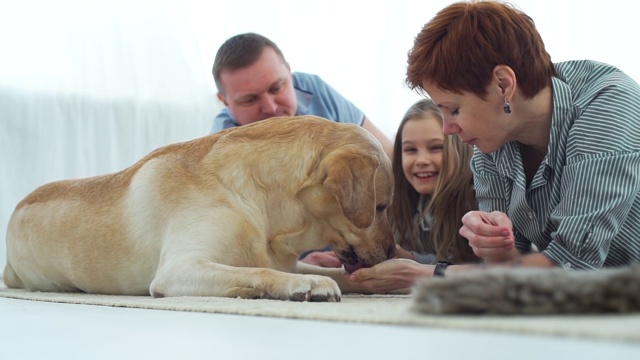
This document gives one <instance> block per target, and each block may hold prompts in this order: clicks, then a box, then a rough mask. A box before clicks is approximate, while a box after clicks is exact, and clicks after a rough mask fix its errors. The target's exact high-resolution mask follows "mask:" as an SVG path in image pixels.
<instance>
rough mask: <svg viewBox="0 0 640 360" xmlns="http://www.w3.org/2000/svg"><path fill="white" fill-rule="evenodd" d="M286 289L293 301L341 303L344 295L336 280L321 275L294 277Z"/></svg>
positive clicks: (289, 298)
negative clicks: (341, 297)
mask: <svg viewBox="0 0 640 360" xmlns="http://www.w3.org/2000/svg"><path fill="white" fill-rule="evenodd" d="M286 287H287V290H286V291H285V294H288V299H287V300H291V301H312V302H339V301H340V296H341V295H342V294H341V292H340V288H339V287H338V284H337V283H336V282H335V281H334V280H332V279H331V278H329V277H326V276H321V275H293V276H292V278H291V279H290V280H289V282H288V284H286Z"/></svg>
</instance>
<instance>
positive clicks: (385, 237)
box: [299, 128, 395, 271]
mask: <svg viewBox="0 0 640 360" xmlns="http://www.w3.org/2000/svg"><path fill="white" fill-rule="evenodd" d="M350 129H351V128H350ZM353 131H354V132H356V139H352V141H353V142H352V143H349V142H345V144H343V145H341V146H337V147H335V148H334V149H332V150H331V151H330V152H328V154H327V155H326V156H325V157H324V158H323V159H322V160H321V163H320V166H319V168H318V170H317V171H319V172H320V173H321V177H320V179H321V181H320V183H318V184H315V185H312V186H310V187H307V188H305V189H304V190H303V191H301V192H300V193H299V198H300V199H301V201H302V202H303V203H304V204H305V206H306V208H307V209H308V210H309V211H310V213H312V214H313V216H314V217H316V220H317V221H319V222H320V223H321V225H320V226H321V227H322V236H326V237H328V238H326V239H325V240H327V241H328V242H329V243H330V244H331V245H332V247H333V250H334V252H335V253H336V255H337V256H338V257H339V258H340V260H342V262H343V263H344V264H345V269H346V270H347V271H354V270H356V269H357V268H360V267H366V266H373V265H375V264H377V263H379V262H381V261H384V260H387V259H389V258H391V257H393V256H395V242H394V240H393V233H392V231H391V227H390V225H389V221H388V219H387V208H388V207H389V205H390V204H391V199H392V195H393V173H392V170H391V162H390V161H389V158H388V157H387V155H386V154H385V153H384V151H383V150H382V146H381V145H380V143H379V142H378V141H377V140H375V138H373V137H372V136H371V135H370V134H368V133H363V132H366V131H365V130H362V129H354V130H353Z"/></svg>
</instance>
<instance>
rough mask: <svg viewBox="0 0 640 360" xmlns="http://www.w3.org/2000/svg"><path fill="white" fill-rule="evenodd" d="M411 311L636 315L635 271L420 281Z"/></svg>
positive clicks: (491, 274)
mask: <svg viewBox="0 0 640 360" xmlns="http://www.w3.org/2000/svg"><path fill="white" fill-rule="evenodd" d="M413 296H414V306H413V308H414V310H415V311H418V312H422V313H427V314H571V313H574V314H578V313H626V312H638V311H640V265H633V266H629V267H623V268H611V269H602V270H592V271H572V270H565V269H562V268H554V269H541V268H516V269H513V268H494V269H487V270H479V271H475V272H469V273H458V274H455V275H454V276H451V277H447V278H434V279H431V278H429V279H422V280H420V281H419V282H417V283H416V285H415V286H414V288H413Z"/></svg>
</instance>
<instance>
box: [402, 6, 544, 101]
mask: <svg viewBox="0 0 640 360" xmlns="http://www.w3.org/2000/svg"><path fill="white" fill-rule="evenodd" d="M408 55H409V57H408V60H407V63H408V66H407V78H406V80H405V82H406V84H407V85H408V86H409V88H411V89H412V90H416V91H418V92H420V93H423V92H424V84H425V83H426V82H430V83H434V84H435V85H436V86H438V87H439V88H441V89H443V90H447V91H451V92H455V93H461V92H463V91H464V92H470V93H473V94H475V95H476V96H478V97H480V98H483V99H484V98H485V96H486V94H487V93H486V88H487V86H488V85H489V83H490V81H491V76H492V71H493V69H494V68H495V67H496V66H497V65H506V66H509V67H510V68H511V69H513V71H514V72H515V74H516V78H517V79H518V87H519V88H520V90H521V91H522V93H523V95H524V96H525V97H527V98H531V97H533V96H534V95H536V94H537V93H538V92H540V91H541V90H542V89H544V88H545V87H547V86H550V85H551V78H552V76H554V75H555V68H554V66H553V63H552V62H551V57H550V56H549V54H548V53H547V51H546V50H545V47H544V43H543V41H542V38H541V37H540V34H539V33H538V31H537V30H536V27H535V24H534V22H533V20H532V19H531V18H530V17H529V16H528V15H526V14H525V13H523V12H522V11H520V10H517V9H515V8H514V7H513V6H512V5H510V4H501V3H498V2H493V1H481V2H458V3H454V4H452V5H449V6H447V7H446V8H444V9H442V10H441V11H440V12H438V14H437V15H436V16H435V17H434V18H433V19H431V21H429V22H428V23H427V24H426V25H425V26H424V27H423V28H422V30H421V31H420V32H419V33H418V35H417V36H416V38H415V42H414V46H413V48H412V49H411V50H410V51H409V54H408Z"/></svg>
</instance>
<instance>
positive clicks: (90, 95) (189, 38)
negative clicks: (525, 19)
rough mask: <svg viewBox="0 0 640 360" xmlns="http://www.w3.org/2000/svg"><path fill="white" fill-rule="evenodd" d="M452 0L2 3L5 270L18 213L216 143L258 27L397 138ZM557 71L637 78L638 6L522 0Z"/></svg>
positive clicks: (0, 241) (620, 1)
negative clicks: (226, 71)
mask: <svg viewBox="0 0 640 360" xmlns="http://www.w3.org/2000/svg"><path fill="white" fill-rule="evenodd" d="M451 2H452V1H445V0H431V1H424V0H388V1H373V2H371V1H364V0H363V1H360V0H350V1H344V0H325V1H322V2H308V1H301V0H271V1H270V0H264V1H256V0H234V1H204V0H203V1H196V0H190V1H180V0H58V1H49V0H21V1H15V0H0V270H1V269H2V268H3V266H4V262H5V253H6V249H5V242H4V234H5V233H6V225H7V222H8V220H9V217H10V215H11V213H12V212H13V209H14V207H15V205H16V204H17V203H18V202H19V201H20V200H21V199H22V198H24V196H26V195H27V194H28V193H29V192H31V191H32V190H33V189H35V188H36V187H37V186H40V185H42V184H44V183H46V182H50V181H54V180H59V179H66V178H76V177H85V176H92V175H98V174H104V173H108V172H113V171H117V170H120V169H123V168H124V167H127V166H129V165H131V164H133V163H134V162H135V161H136V160H138V159H139V158H141V157H142V156H144V155H145V154H146V153H148V152H149V151H151V150H153V149H155V148H157V147H159V146H162V145H166V144H169V143H172V142H177V141H183V140H188V139H193V138H196V137H199V136H203V135H206V134H207V133H208V131H209V128H210V126H211V121H212V119H213V117H214V115H215V114H216V113H217V111H219V109H220V108H221V104H220V103H219V102H218V101H217V100H216V99H215V89H214V84H213V79H212V77H211V74H210V69H211V64H212V62H213V58H214V56H215V52H216V50H217V48H218V46H219V45H220V44H221V43H222V42H223V41H224V40H225V39H227V38H228V37H230V36H232V35H234V34H237V33H240V32H246V31H255V32H259V33H262V34H264V35H266V36H268V37H270V38H271V39H272V40H274V41H275V42H276V43H278V45H279V46H280V47H281V49H282V50H283V51H284V53H285V56H286V57H287V60H288V61H289V62H290V64H291V66H292V68H293V70H294V71H304V72H311V73H316V74H319V75H320V76H322V77H323V78H324V79H325V80H327V81H328V82H329V83H330V84H331V85H332V86H334V87H335V88H336V89H337V90H338V91H340V92H341V93H342V94H343V95H345V96H346V97H347V98H349V99H351V100H352V101H353V102H354V103H355V104H356V105H357V106H359V107H360V108H361V109H362V110H363V111H364V112H365V113H366V114H367V115H368V116H369V118H371V119H372V120H373V122H374V123H375V124H376V125H378V127H379V128H381V129H382V130H383V131H384V132H385V133H387V134H388V135H389V137H393V136H394V134H395V131H396V127H397V124H398V123H399V121H400V118H401V117H402V115H403V113H404V111H405V110H406V108H407V107H408V106H409V105H410V104H411V103H413V102H414V101H415V100H417V99H418V95H416V94H414V93H413V92H411V91H409V90H408V89H406V88H405V87H404V84H403V81H404V72H405V67H406V54H407V51H408V50H409V49H410V48H411V45H412V43H413V38H414V36H415V35H416V34H417V32H418V31H419V30H420V28H421V27H422V25H424V23H426V22H427V21H428V20H429V19H431V17H433V16H434V15H435V13H436V12H437V11H438V10H440V9H441V8H442V7H444V6H446V5H447V4H449V3H451ZM512 3H514V4H515V5H516V6H518V7H519V8H521V9H522V10H524V11H525V12H527V13H528V14H529V15H531V16H532V17H533V19H534V20H535V21H536V24H537V26H538V29H539V30H540V32H541V33H542V35H543V39H544V40H545V43H546V45H547V48H548V51H549V52H550V53H551V55H552V59H553V60H554V61H562V60H568V59H584V58H591V59H595V60H600V61H605V62H608V63H611V64H613V65H616V66H619V67H620V68H622V69H623V70H625V71H627V72H628V73H629V74H630V75H632V76H633V77H634V78H635V79H636V80H638V79H640V68H638V66H637V65H636V63H637V53H636V52H637V46H636V45H635V43H636V40H635V39H634V38H635V36H636V34H637V33H638V30H637V21H638V20H637V19H636V16H637V13H638V11H637V10H638V5H635V4H636V3H635V2H631V1H626V0H610V1H607V2H596V3H589V5H588V6H587V5H585V4H586V3H585V2H584V1H582V0H565V1H558V0H514V1H512Z"/></svg>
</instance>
